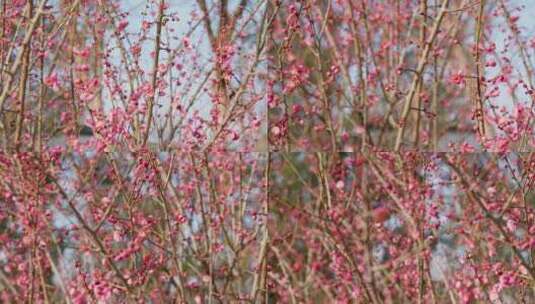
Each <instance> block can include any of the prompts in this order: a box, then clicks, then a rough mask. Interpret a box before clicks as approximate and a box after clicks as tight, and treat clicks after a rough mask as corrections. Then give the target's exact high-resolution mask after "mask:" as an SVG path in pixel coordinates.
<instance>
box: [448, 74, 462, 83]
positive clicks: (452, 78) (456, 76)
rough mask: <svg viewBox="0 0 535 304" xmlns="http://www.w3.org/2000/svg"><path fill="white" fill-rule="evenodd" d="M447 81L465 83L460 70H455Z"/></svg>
mask: <svg viewBox="0 0 535 304" xmlns="http://www.w3.org/2000/svg"><path fill="white" fill-rule="evenodd" d="M449 81H450V83H452V84H456V85H464V84H465V79H464V75H463V73H462V72H461V71H459V72H457V73H456V74H453V75H451V76H450V79H449Z"/></svg>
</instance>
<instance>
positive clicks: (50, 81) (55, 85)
mask: <svg viewBox="0 0 535 304" xmlns="http://www.w3.org/2000/svg"><path fill="white" fill-rule="evenodd" d="M44 83H45V84H46V85H47V86H49V87H51V88H52V89H53V90H54V91H57V90H59V79H58V75H57V74H56V73H52V74H50V75H49V76H48V77H45V79H44Z"/></svg>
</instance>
